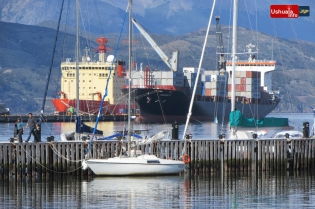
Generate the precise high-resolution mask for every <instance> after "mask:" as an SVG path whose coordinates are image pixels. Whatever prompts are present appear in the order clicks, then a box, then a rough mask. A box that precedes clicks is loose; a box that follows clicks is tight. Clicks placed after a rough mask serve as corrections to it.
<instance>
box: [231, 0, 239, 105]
mask: <svg viewBox="0 0 315 209" xmlns="http://www.w3.org/2000/svg"><path fill="white" fill-rule="evenodd" d="M237 10H238V0H234V5H233V32H232V77H231V80H232V83H231V84H232V89H231V111H234V110H235V63H236V49H237V16H238V15H237Z"/></svg>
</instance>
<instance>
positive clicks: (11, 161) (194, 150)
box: [0, 138, 315, 178]
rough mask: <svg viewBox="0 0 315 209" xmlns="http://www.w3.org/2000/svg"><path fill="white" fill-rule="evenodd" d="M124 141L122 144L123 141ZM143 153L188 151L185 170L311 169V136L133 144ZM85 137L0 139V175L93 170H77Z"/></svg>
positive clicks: (106, 152) (98, 149)
mask: <svg viewBox="0 0 315 209" xmlns="http://www.w3.org/2000/svg"><path fill="white" fill-rule="evenodd" d="M117 146H118V141H94V142H93V143H92V146H91V150H90V152H89V158H97V159H106V158H110V157H114V156H115V154H116V147H117ZM123 146H126V147H127V143H126V142H124V143H123ZM136 146H137V149H138V150H141V151H142V153H143V154H154V155H157V156H158V157H160V158H166V159H175V160H179V159H180V158H181V156H182V153H183V151H184V150H186V151H185V153H186V154H188V155H189V156H190V160H191V161H190V163H189V164H187V167H188V168H189V169H187V172H193V173H201V172H203V173H210V172H218V173H230V172H253V171H255V172H258V173H259V172H260V173H263V172H269V171H287V170H295V171H314V170H315V169H314V168H315V149H314V147H315V139H311V138H308V139H292V140H290V139H259V140H256V139H252V140H219V139H218V140H192V141H190V142H187V143H186V146H185V142H184V141H182V140H167V141H164V140H163V141H160V142H154V143H149V144H144V145H136ZM87 147H88V142H83V141H82V142H40V143H20V144H19V143H0V163H1V164H0V177H1V178H7V177H12V176H15V177H21V176H25V175H27V176H35V175H43V176H50V175H57V174H67V175H75V176H86V175H93V173H92V171H91V170H90V169H87V170H82V167H81V161H82V160H83V159H84V158H85V153H86V150H87Z"/></svg>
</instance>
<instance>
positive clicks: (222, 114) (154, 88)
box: [123, 45, 280, 122]
mask: <svg viewBox="0 0 315 209" xmlns="http://www.w3.org/2000/svg"><path fill="white" fill-rule="evenodd" d="M247 46H248V47H249V48H251V47H253V45H247ZM250 52H251V49H249V54H250ZM225 65H226V70H224V69H222V70H205V69H201V72H200V76H199V79H198V80H197V84H196V85H197V86H196V94H195V98H194V105H193V109H192V115H191V119H192V120H215V119H228V117H229V114H230V111H231V84H232V81H231V71H232V64H231V62H225ZM275 66H276V62H275V61H273V60H256V58H255V56H254V55H252V54H250V55H249V58H248V59H247V60H237V62H236V70H235V101H236V102H235V105H236V109H238V110H240V111H241V112H242V113H243V115H244V116H246V117H248V118H263V117H265V116H266V115H268V114H269V113H270V112H271V111H272V110H274V109H275V108H276V107H277V105H278V103H279V102H280V99H279V91H273V90H272V87H271V81H272V80H271V73H272V71H274V70H275ZM132 76H133V77H132V85H131V89H132V91H134V92H135V100H136V101H137V103H138V105H139V107H140V117H138V120H141V121H143V122H144V121H146V122H174V121H177V122H179V121H185V120H186V118H187V114H188V110H189V105H190V101H191V96H192V92H193V88H194V85H195V82H196V76H197V68H194V67H184V68H183V70H182V71H180V72H179V71H178V72H172V71H151V70H150V69H149V68H148V67H146V68H145V69H144V70H142V69H140V71H137V72H134V73H133V74H132ZM123 92H124V93H126V92H127V85H125V86H124V87H123ZM226 121H227V122H228V120H226Z"/></svg>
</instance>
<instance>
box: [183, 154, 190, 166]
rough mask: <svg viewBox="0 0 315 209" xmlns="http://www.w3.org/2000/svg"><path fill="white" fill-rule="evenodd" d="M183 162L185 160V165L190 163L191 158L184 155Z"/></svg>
mask: <svg viewBox="0 0 315 209" xmlns="http://www.w3.org/2000/svg"><path fill="white" fill-rule="evenodd" d="M182 160H183V162H184V163H185V164H188V163H190V157H189V156H188V155H187V154H184V155H183V156H182Z"/></svg>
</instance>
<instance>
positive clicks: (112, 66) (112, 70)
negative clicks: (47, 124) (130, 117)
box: [52, 37, 135, 115]
mask: <svg viewBox="0 0 315 209" xmlns="http://www.w3.org/2000/svg"><path fill="white" fill-rule="evenodd" d="M96 42H98V43H99V47H98V57H99V59H98V60H97V61H95V60H92V59H91V57H92V56H91V55H90V50H89V49H87V48H86V49H85V55H84V56H83V57H82V60H80V61H79V73H80V81H79V88H80V95H79V98H80V99H79V111H80V114H97V113H98V111H99V108H100V105H101V101H102V94H101V93H100V92H103V91H104V88H105V86H106V85H107V96H106V98H105V101H104V103H103V112H102V114H111V115H120V114H126V109H125V107H126V104H127V102H126V101H127V98H126V97H124V96H122V93H121V88H122V87H123V85H124V84H125V83H126V80H125V76H126V73H125V61H122V60H114V56H113V55H109V56H107V57H106V46H105V43H107V42H108V39H107V38H104V37H100V38H98V39H96ZM61 71H62V75H61V89H60V91H59V92H58V93H57V95H60V98H55V99H52V103H53V105H54V107H55V109H56V112H55V113H56V114H60V113H67V112H71V110H72V113H73V109H75V108H76V63H75V62H72V61H71V59H70V58H67V59H66V61H65V62H62V63H61ZM109 76H110V79H108V77H109ZM107 82H108V83H107ZM132 108H135V107H134V105H133V107H132Z"/></svg>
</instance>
